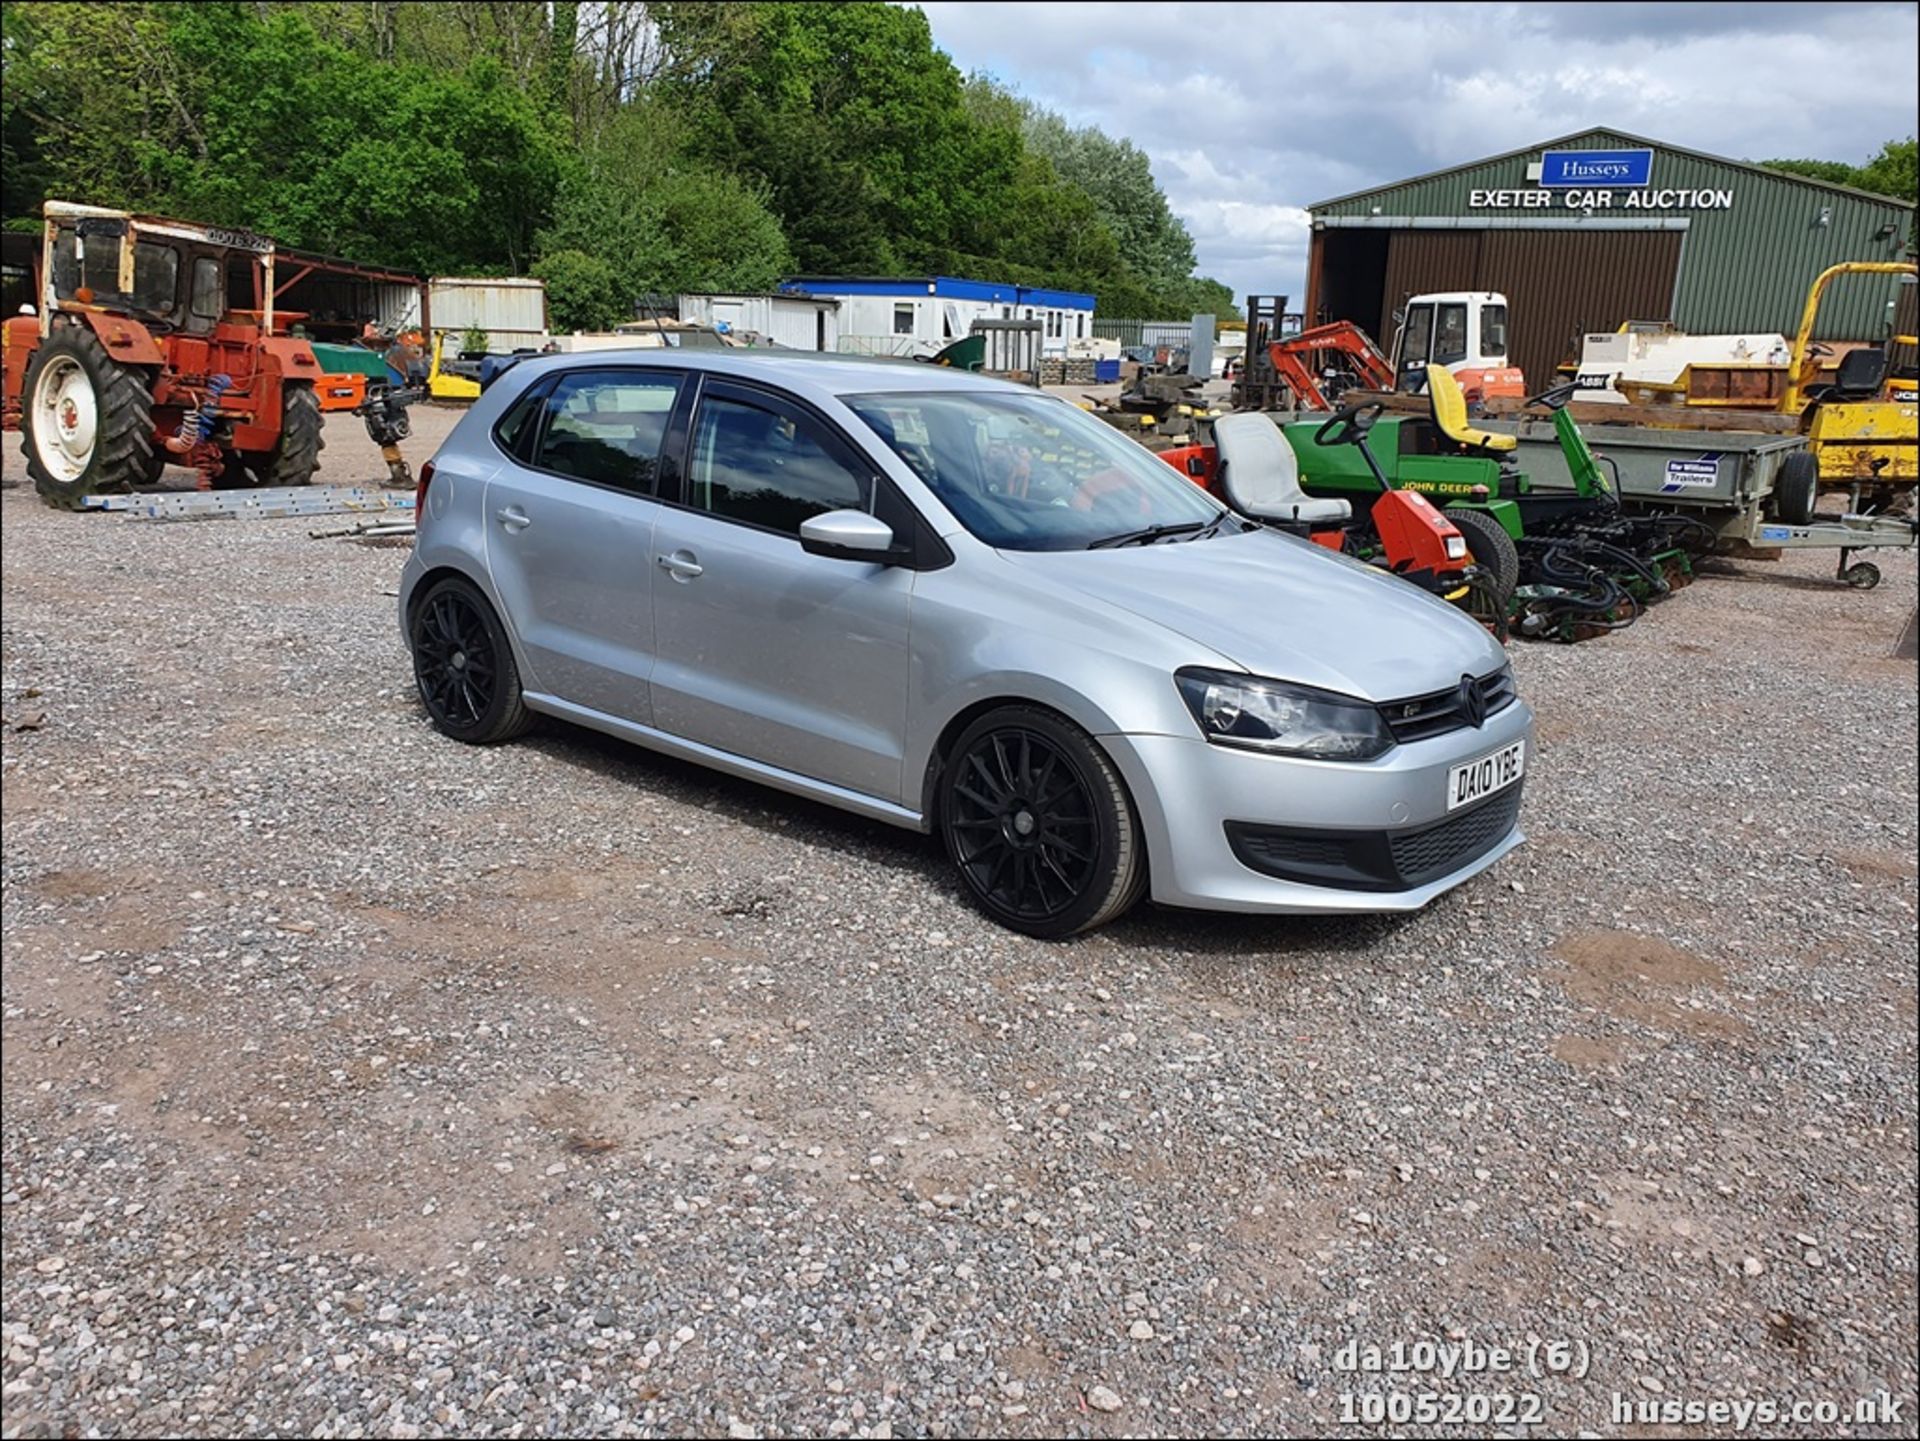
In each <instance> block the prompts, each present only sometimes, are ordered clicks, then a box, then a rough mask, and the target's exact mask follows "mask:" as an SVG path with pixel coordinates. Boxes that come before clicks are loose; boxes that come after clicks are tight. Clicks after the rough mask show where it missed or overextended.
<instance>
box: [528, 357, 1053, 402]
mask: <svg viewBox="0 0 1920 1441" xmlns="http://www.w3.org/2000/svg"><path fill="white" fill-rule="evenodd" d="M611 368H620V369H628V368H631V369H635V370H680V371H685V370H698V371H704V372H706V373H708V374H710V375H723V376H738V377H739V378H740V379H742V380H759V381H764V382H766V383H768V384H770V385H775V386H779V387H780V388H782V389H784V390H789V391H792V392H793V393H794V394H796V395H799V396H802V397H805V398H807V399H811V400H816V401H817V400H820V399H823V398H832V399H836V400H837V399H840V398H842V397H845V396H850V395H874V394H895V395H900V394H907V393H911V392H916V391H918V392H925V391H940V390H957V391H974V392H987V393H991V392H995V391H998V392H1001V393H1011V394H1014V395H1036V394H1040V393H1042V392H1039V391H1036V390H1035V389H1034V388H1033V387H1032V386H1030V385H1016V384H1014V383H1013V382H1011V381H1006V380H997V379H994V378H992V377H989V376H984V375H975V374H973V373H971V372H970V371H965V370H956V369H954V368H953V367H952V366H947V365H928V364H923V363H921V362H918V361H912V360H887V359H878V358H875V357H872V356H864V355H836V354H832V353H830V352H820V351H811V350H784V351H779V352H775V351H769V350H689V349H682V348H674V349H659V350H656V349H651V348H648V349H641V348H638V347H636V348H634V349H631V350H590V351H583V352H581V353H579V354H574V355H544V356H540V357H537V358H530V359H528V360H523V361H521V362H520V363H519V364H518V365H516V366H514V367H513V369H512V371H511V372H509V374H510V375H511V376H512V377H513V378H514V379H516V380H518V381H520V382H521V386H524V385H525V384H527V383H530V382H531V381H532V380H534V379H536V378H537V377H539V376H542V375H551V374H553V373H554V372H555V371H564V370H606V369H611ZM505 378H506V377H502V379H505ZM519 388H521V387H520V386H516V387H515V389H516V391H517V390H518V389H519Z"/></svg>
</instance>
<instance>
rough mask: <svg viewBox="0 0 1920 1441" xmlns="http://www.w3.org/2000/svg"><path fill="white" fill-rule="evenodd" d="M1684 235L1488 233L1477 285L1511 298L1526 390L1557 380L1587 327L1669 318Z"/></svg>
mask: <svg viewBox="0 0 1920 1441" xmlns="http://www.w3.org/2000/svg"><path fill="white" fill-rule="evenodd" d="M1684 239H1685V232H1684V231H1679V230H1606V231H1577V230H1572V231H1570V230H1492V231H1488V232H1487V235H1486V244H1485V245H1484V246H1483V247H1482V249H1481V252H1480V280H1479V284H1478V285H1477V286H1476V288H1477V289H1480V290H1498V291H1501V292H1502V293H1504V294H1505V295H1506V297H1507V305H1508V311H1507V314H1508V316H1509V331H1510V333H1509V337H1508V345H1509V347H1510V349H1511V351H1512V355H1513V363H1514V364H1516V365H1518V366H1519V367H1520V369H1521V371H1522V372H1524V374H1525V375H1526V377H1527V388H1528V389H1529V390H1534V391H1540V390H1545V389H1546V388H1547V387H1548V386H1550V385H1552V384H1553V383H1554V378H1553V373H1554V368H1555V367H1556V366H1558V365H1559V364H1560V362H1561V361H1562V360H1565V359H1568V358H1570V357H1572V358H1577V357H1578V354H1579V351H1578V345H1579V336H1580V335H1581V334H1582V333H1584V332H1586V331H1590V330H1617V329H1619V327H1620V326H1621V325H1622V324H1623V323H1625V322H1626V321H1629V320H1671V319H1672V318H1673V293H1674V283H1675V280H1676V278H1677V277H1678V275H1679V273H1680V246H1681V242H1682V241H1683V240H1684Z"/></svg>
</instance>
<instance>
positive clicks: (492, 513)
mask: <svg viewBox="0 0 1920 1441" xmlns="http://www.w3.org/2000/svg"><path fill="white" fill-rule="evenodd" d="M680 390H681V378H680V377H679V376H678V375H677V374H674V373H672V372H661V371H657V370H655V371H647V370H639V369H626V370H622V369H618V368H613V367H609V368H608V369H605V370H570V371H567V372H565V373H563V374H562V375H560V376H559V378H558V379H557V380H556V381H554V382H552V383H551V384H549V385H548V386H546V387H540V388H536V389H535V390H534V391H533V392H532V393H530V394H529V395H528V397H527V398H526V399H525V400H523V401H522V402H521V403H520V405H518V406H516V407H515V408H514V409H513V410H512V411H509V412H508V414H507V416H506V417H505V418H504V419H503V420H502V422H501V426H500V430H499V432H498V436H499V439H500V441H501V443H502V445H503V446H505V447H507V448H508V450H509V453H510V454H511V455H512V457H513V458H512V459H510V460H509V461H508V463H507V464H505V465H502V466H501V467H500V469H499V470H497V471H495V472H494V474H493V478H492V479H491V480H490V481H489V482H488V483H487V496H486V511H485V515H486V525H487V566H488V572H489V574H490V575H491V577H492V579H493V583H494V586H495V588H496V589H497V590H498V591H499V593H500V599H501V601H502V603H503V607H504V610H505V612H506V614H508V615H510V616H512V617H513V619H514V623H515V626H516V627H517V631H518V634H519V638H520V644H521V648H522V650H523V651H524V652H525V654H526V659H527V663H528V667H529V669H530V670H531V672H532V673H531V674H530V675H529V676H528V677H527V678H526V688H527V689H528V690H530V691H535V692H538V693H541V694H545V695H552V696H557V697H558V698H559V699H561V700H564V701H571V702H572V703H573V704H575V705H582V706H587V707H589V708H591V709H593V710H596V711H601V712H604V713H606V714H607V715H612V716H619V717H621V718H622V719H625V720H630V721H635V722H637V723H639V724H641V725H645V724H647V723H648V722H649V720H650V719H651V708H650V706H649V704H648V699H647V679H648V675H649V673H650V672H651V671H652V669H653V649H654V636H653V608H652V607H653V596H652V576H651V573H650V572H651V569H652V554H653V549H652V547H653V531H654V523H655V519H656V517H657V516H658V514H659V512H660V508H661V507H660V503H659V502H658V501H657V500H656V499H654V496H653V489H654V480H655V472H656V469H657V467H658V464H659V457H660V452H661V448H662V445H663V443H664V440H665V436H666V432H667V426H668V421H669V419H670V418H671V416H672V414H673V409H674V405H675V402H676V401H677V399H678V397H679V395H680Z"/></svg>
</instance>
